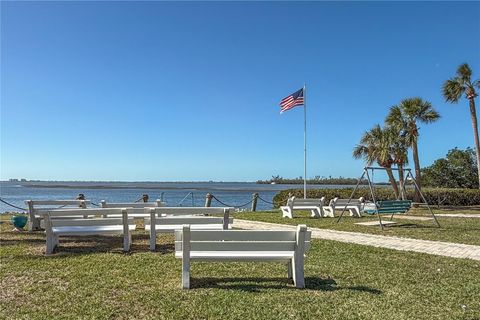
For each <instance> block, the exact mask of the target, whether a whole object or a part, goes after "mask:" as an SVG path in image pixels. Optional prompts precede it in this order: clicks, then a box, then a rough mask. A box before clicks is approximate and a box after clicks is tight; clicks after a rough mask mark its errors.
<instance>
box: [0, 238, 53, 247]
mask: <svg viewBox="0 0 480 320" xmlns="http://www.w3.org/2000/svg"><path fill="white" fill-rule="evenodd" d="M26 243H27V244H41V243H45V239H41V238H22V239H5V238H2V239H0V244H1V245H2V246H16V245H21V244H26Z"/></svg>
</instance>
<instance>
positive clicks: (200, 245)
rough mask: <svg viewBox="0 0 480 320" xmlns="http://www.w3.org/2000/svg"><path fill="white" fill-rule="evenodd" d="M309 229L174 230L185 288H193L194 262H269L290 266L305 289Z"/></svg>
mask: <svg viewBox="0 0 480 320" xmlns="http://www.w3.org/2000/svg"><path fill="white" fill-rule="evenodd" d="M310 239H311V232H310V231H307V226H305V225H300V226H297V230H296V231H293V230H288V231H287V230H221V231H216V230H191V226H190V225H184V226H183V228H182V229H181V230H178V231H175V257H176V258H181V259H182V288H184V289H188V288H190V262H191V261H228V262H231V261H240V262H244V261H268V262H283V263H285V264H286V265H287V274H288V278H289V279H292V278H293V281H294V283H295V286H296V287H297V288H304V287H305V280H304V255H305V252H306V251H307V250H308V249H309V247H310Z"/></svg>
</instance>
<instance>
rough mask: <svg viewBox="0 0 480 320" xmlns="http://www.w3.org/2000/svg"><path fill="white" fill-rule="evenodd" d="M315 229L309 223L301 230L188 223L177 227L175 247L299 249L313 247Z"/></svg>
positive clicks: (195, 248)
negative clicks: (203, 227) (207, 226)
mask: <svg viewBox="0 0 480 320" xmlns="http://www.w3.org/2000/svg"><path fill="white" fill-rule="evenodd" d="M310 239H311V231H307V227H306V226H305V225H299V226H297V230H296V231H294V230H291V231H290V230H288V231H283V230H218V231H217V230H213V231H210V230H208V231H207V230H190V226H189V225H184V226H183V228H182V230H178V231H175V251H183V245H184V242H185V243H188V246H189V247H188V250H189V251H266V252H268V251H296V250H297V249H300V250H302V251H303V252H305V251H307V250H308V249H309V248H310Z"/></svg>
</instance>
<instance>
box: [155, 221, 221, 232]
mask: <svg viewBox="0 0 480 320" xmlns="http://www.w3.org/2000/svg"><path fill="white" fill-rule="evenodd" d="M182 228H183V224H162V225H158V224H157V225H155V230H157V231H159V232H168V233H172V232H176V231H178V230H182ZM150 229H151V227H150V225H149V224H146V225H145V231H150ZM191 229H192V230H209V231H210V230H223V224H218V223H216V224H209V223H200V224H192V225H191Z"/></svg>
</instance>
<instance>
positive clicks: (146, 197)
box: [142, 194, 148, 202]
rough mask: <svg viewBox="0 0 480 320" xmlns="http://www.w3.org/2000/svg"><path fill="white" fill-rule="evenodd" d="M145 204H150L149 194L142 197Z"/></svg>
mask: <svg viewBox="0 0 480 320" xmlns="http://www.w3.org/2000/svg"><path fill="white" fill-rule="evenodd" d="M142 200H143V202H148V194H144V195H142Z"/></svg>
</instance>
